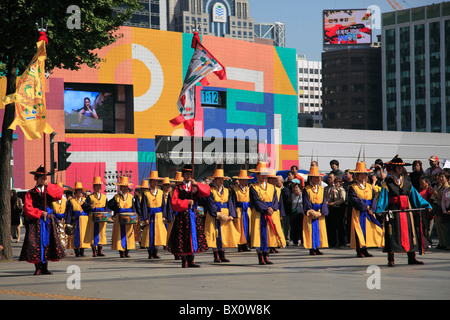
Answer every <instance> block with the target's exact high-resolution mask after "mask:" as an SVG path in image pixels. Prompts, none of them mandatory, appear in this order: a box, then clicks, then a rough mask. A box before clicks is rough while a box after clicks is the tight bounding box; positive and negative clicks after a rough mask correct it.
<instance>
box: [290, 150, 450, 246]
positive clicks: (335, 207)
mask: <svg viewBox="0 0 450 320" xmlns="http://www.w3.org/2000/svg"><path fill="white" fill-rule="evenodd" d="M330 169H331V170H330V172H329V173H328V174H327V175H326V176H324V177H323V180H322V185H323V186H324V190H325V194H326V198H327V205H328V209H329V214H328V216H327V217H326V225H327V233H328V244H329V247H330V248H332V247H342V246H345V245H347V244H348V243H349V241H350V229H351V224H350V223H351V219H350V218H351V208H350V207H349V206H348V201H347V200H348V199H347V193H348V190H349V186H350V185H351V184H352V183H353V178H354V177H353V174H352V173H351V170H344V171H342V170H341V169H340V168H339V161H338V160H332V161H330ZM370 169H371V171H370V172H369V174H368V176H367V183H370V184H371V185H372V186H373V188H374V190H375V195H376V197H378V195H379V193H380V191H381V188H382V185H383V181H384V179H385V178H386V177H388V176H389V175H390V172H389V171H388V170H389V166H386V165H385V164H384V163H383V161H382V160H381V159H377V160H376V161H375V163H373V164H372V165H371V167H370ZM404 170H405V171H404V174H405V175H406V176H408V177H409V178H410V179H411V182H412V185H413V187H414V188H415V189H416V190H417V191H418V192H419V193H420V195H421V196H422V197H423V198H424V199H425V200H427V201H428V202H429V203H430V204H431V205H432V207H433V209H431V210H428V211H423V212H422V213H421V215H422V227H423V228H422V229H423V234H424V237H425V238H426V239H427V241H428V246H429V247H431V245H432V244H433V241H432V235H433V236H437V239H438V243H437V245H435V244H433V245H434V246H435V248H437V249H450V185H449V183H448V180H449V177H450V170H449V169H444V168H442V167H441V165H440V163H439V158H438V157H437V156H431V157H430V158H429V167H428V168H427V169H424V167H423V164H422V162H421V161H420V160H416V161H414V162H413V163H412V169H411V171H407V170H406V169H404ZM305 179H307V177H306V176H305V178H303V177H302V176H301V175H300V174H299V173H298V168H297V167H296V166H292V168H291V171H290V172H289V173H288V174H287V178H286V179H285V181H284V183H283V187H282V190H281V192H282V196H283V203H284V208H285V213H286V218H284V219H283V221H282V226H283V229H284V234H285V237H286V240H287V243H288V244H289V245H294V246H295V245H299V244H301V236H302V230H301V228H302V223H301V221H302V218H303V210H302V205H301V202H302V199H301V198H302V190H303V188H304V186H305V184H307V183H308V182H307V181H305Z"/></svg>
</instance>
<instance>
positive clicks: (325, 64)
mask: <svg viewBox="0 0 450 320" xmlns="http://www.w3.org/2000/svg"><path fill="white" fill-rule="evenodd" d="M322 77H323V82H322V88H323V95H322V98H323V99H322V102H323V103H322V113H323V127H324V128H340V129H365V130H381V129H382V117H381V113H382V108H381V49H380V47H377V46H374V47H371V46H366V47H361V48H345V49H344V48H343V49H341V50H333V51H327V52H323V53H322Z"/></svg>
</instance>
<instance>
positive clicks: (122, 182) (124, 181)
mask: <svg viewBox="0 0 450 320" xmlns="http://www.w3.org/2000/svg"><path fill="white" fill-rule="evenodd" d="M115 185H117V186H128V187H129V186H131V185H132V184H131V183H129V182H128V177H125V176H124V177H120V181H119V182H116V183H115Z"/></svg>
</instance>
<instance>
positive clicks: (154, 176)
mask: <svg viewBox="0 0 450 320" xmlns="http://www.w3.org/2000/svg"><path fill="white" fill-rule="evenodd" d="M162 179H163V178H160V177H158V171H151V172H150V176H149V177H148V180H162Z"/></svg>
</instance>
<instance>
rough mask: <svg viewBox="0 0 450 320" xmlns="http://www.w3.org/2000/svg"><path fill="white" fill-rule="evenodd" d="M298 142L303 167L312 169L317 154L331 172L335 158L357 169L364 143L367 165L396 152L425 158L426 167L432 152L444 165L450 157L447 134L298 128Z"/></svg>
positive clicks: (345, 166)
mask: <svg viewBox="0 0 450 320" xmlns="http://www.w3.org/2000/svg"><path fill="white" fill-rule="evenodd" d="M298 144H299V169H303V170H309V164H310V162H311V155H312V154H313V153H314V160H316V155H317V154H318V156H319V169H320V171H322V172H329V171H330V165H329V163H330V161H331V160H332V159H336V160H338V161H339V163H340V169H341V170H343V171H344V170H345V169H354V168H355V164H356V160H357V158H358V153H359V150H360V148H361V146H363V148H365V161H366V165H367V167H370V165H371V164H373V163H374V161H375V160H376V159H378V158H380V159H382V160H383V161H384V162H387V161H389V160H391V159H392V158H393V157H394V156H395V155H396V154H398V155H399V156H400V157H401V158H402V159H403V160H404V161H406V162H413V161H414V160H421V161H422V163H423V167H424V170H425V169H427V168H428V167H429V164H428V158H429V157H430V156H431V155H437V156H438V157H439V160H440V163H441V167H442V165H443V164H444V159H449V160H450V134H445V133H428V132H424V133H422V132H399V131H369V130H347V129H323V128H298ZM363 150H364V149H363ZM362 155H363V152H361V159H362ZM407 169H408V171H409V170H411V167H409V168H408V167H407Z"/></svg>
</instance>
